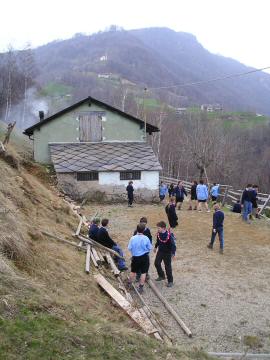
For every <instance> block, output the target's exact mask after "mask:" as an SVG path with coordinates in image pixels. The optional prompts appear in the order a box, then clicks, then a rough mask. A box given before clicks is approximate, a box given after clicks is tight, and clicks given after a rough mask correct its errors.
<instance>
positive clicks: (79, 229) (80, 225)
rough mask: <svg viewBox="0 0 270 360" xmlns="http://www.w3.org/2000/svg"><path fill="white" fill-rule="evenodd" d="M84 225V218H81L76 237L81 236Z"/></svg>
mask: <svg viewBox="0 0 270 360" xmlns="http://www.w3.org/2000/svg"><path fill="white" fill-rule="evenodd" d="M82 224H83V218H82V217H80V222H79V225H78V227H77V230H76V232H75V235H76V236H78V235H80V232H81V227H82Z"/></svg>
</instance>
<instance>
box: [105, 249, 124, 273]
mask: <svg viewBox="0 0 270 360" xmlns="http://www.w3.org/2000/svg"><path fill="white" fill-rule="evenodd" d="M106 259H107V261H108V264H109V265H110V266H111V268H112V271H113V274H114V275H115V276H119V275H120V272H121V271H120V270H118V269H117V266H116V265H115V263H114V261H113V259H112V257H111V255H110V254H106Z"/></svg>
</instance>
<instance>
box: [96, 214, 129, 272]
mask: <svg viewBox="0 0 270 360" xmlns="http://www.w3.org/2000/svg"><path fill="white" fill-rule="evenodd" d="M108 224H109V220H108V219H102V220H101V227H100V228H99V230H98V233H97V242H99V243H100V244H101V245H103V246H106V247H107V248H109V249H112V250H114V251H116V252H117V253H118V254H119V255H120V256H122V257H124V254H123V250H122V249H121V247H120V246H119V245H117V244H116V243H115V242H114V241H113V239H112V238H111V237H110V235H109V233H108ZM117 265H118V269H119V270H120V271H124V270H128V268H127V266H126V262H125V260H124V259H121V258H119V257H117Z"/></svg>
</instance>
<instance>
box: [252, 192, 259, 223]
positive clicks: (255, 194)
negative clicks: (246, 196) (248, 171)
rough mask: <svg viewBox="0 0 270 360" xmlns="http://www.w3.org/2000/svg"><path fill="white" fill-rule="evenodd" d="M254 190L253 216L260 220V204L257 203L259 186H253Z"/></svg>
mask: <svg viewBox="0 0 270 360" xmlns="http://www.w3.org/2000/svg"><path fill="white" fill-rule="evenodd" d="M252 188H253V197H252V201H251V202H252V215H253V216H255V218H257V219H258V218H259V215H258V203H257V200H258V199H257V195H258V189H259V188H258V185H252Z"/></svg>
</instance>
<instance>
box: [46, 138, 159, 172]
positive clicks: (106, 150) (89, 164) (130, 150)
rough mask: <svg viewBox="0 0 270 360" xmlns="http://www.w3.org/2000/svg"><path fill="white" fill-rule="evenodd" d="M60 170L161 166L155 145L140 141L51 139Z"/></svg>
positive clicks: (56, 165) (129, 168) (153, 167)
mask: <svg viewBox="0 0 270 360" xmlns="http://www.w3.org/2000/svg"><path fill="white" fill-rule="evenodd" d="M49 147H50V152H51V159H52V162H53V164H54V168H55V171H56V172H58V173H67V172H84V171H128V170H138V171H141V170H161V166H160V164H159V162H158V159H157V157H156V156H155V154H154V152H153V149H152V148H151V146H149V145H148V144H146V143H143V142H141V143H139V142H126V143H123V142H121V143H118V142H111V143H109V142H101V143H50V144H49Z"/></svg>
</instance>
